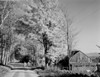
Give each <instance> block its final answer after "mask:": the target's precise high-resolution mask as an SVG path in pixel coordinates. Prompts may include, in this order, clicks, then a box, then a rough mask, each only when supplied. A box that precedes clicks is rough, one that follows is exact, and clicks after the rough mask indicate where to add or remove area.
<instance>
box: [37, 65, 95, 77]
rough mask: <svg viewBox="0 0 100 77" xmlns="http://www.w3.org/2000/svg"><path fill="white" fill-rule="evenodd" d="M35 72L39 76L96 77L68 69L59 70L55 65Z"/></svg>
mask: <svg viewBox="0 0 100 77" xmlns="http://www.w3.org/2000/svg"><path fill="white" fill-rule="evenodd" d="M37 73H38V74H39V75H40V77H97V76H95V75H93V74H91V75H88V74H83V73H73V72H72V71H68V70H61V69H59V68H57V67H50V68H48V69H45V70H38V71H37Z"/></svg>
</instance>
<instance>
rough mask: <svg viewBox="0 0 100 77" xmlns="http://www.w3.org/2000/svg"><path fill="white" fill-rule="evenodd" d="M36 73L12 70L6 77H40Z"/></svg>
mask: <svg viewBox="0 0 100 77" xmlns="http://www.w3.org/2000/svg"><path fill="white" fill-rule="evenodd" d="M38 76H39V75H38V74H36V72H35V71H31V70H11V71H10V72H9V73H8V74H6V75H5V77H38Z"/></svg>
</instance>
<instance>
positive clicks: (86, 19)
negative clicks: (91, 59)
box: [59, 0, 100, 53]
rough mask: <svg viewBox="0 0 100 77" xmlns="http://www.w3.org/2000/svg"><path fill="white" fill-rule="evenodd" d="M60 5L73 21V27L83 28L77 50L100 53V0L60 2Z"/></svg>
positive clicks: (78, 38)
mask: <svg viewBox="0 0 100 77" xmlns="http://www.w3.org/2000/svg"><path fill="white" fill-rule="evenodd" d="M59 5H60V8H61V9H62V10H63V11H64V13H65V14H68V15H69V17H70V18H71V19H72V20H73V23H72V26H77V28H79V29H80V28H82V31H81V32H80V33H79V35H78V36H77V38H76V39H77V40H78V42H77V44H76V47H75V49H78V50H81V51H82V52H84V53H95V52H97V53H100V49H99V48H98V47H97V46H96V45H100V0H59ZM66 12H67V13H66ZM76 39H75V40H76Z"/></svg>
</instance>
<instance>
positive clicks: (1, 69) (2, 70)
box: [0, 65, 10, 77]
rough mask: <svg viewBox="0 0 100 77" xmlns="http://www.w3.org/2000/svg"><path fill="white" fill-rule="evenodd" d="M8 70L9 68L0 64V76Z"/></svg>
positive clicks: (2, 76)
mask: <svg viewBox="0 0 100 77" xmlns="http://www.w3.org/2000/svg"><path fill="white" fill-rule="evenodd" d="M9 71H10V69H9V68H8V67H5V66H1V65H0V77H4V75H5V74H7V73H8V72H9Z"/></svg>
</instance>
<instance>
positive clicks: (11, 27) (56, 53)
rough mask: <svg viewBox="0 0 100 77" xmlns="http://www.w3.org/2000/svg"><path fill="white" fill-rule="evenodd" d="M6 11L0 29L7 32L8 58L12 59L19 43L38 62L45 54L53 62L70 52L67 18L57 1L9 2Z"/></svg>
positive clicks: (25, 0)
mask: <svg viewBox="0 0 100 77" xmlns="http://www.w3.org/2000/svg"><path fill="white" fill-rule="evenodd" d="M51 5H52V6H51ZM3 12H4V13H2V15H1V17H2V23H1V28H2V29H3V30H4V33H5V35H7V39H6V42H7V44H6V47H8V48H7V49H5V51H7V53H9V54H8V56H7V57H5V58H7V60H10V59H9V58H8V57H9V56H12V59H13V53H14V51H15V48H16V46H17V45H20V48H21V50H20V53H21V52H22V51H24V49H25V52H27V53H30V52H31V53H32V54H31V55H35V59H38V60H37V61H39V59H41V58H44V57H46V58H49V59H50V60H52V63H53V62H55V60H56V59H57V58H58V57H59V58H62V57H60V56H61V55H67V52H66V51H67V41H66V31H65V27H66V25H65V22H66V21H65V19H64V15H63V12H62V11H61V10H60V9H59V8H58V1H57V0H38V1H33V0H31V1H30V2H29V1H27V0H20V1H6V3H5V8H4V9H3ZM7 53H4V54H7ZM59 60H61V59H59ZM38 64H39V63H38Z"/></svg>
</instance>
